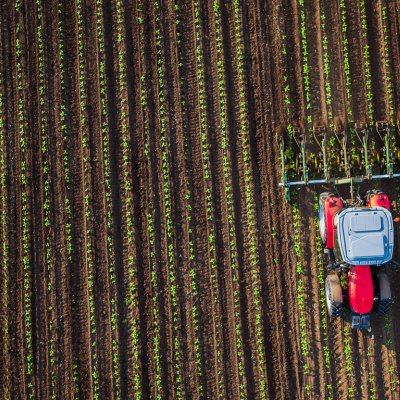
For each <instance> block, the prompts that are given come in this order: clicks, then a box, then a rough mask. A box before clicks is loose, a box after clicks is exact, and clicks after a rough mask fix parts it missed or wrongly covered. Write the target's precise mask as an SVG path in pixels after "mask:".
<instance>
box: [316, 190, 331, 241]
mask: <svg viewBox="0 0 400 400" xmlns="http://www.w3.org/2000/svg"><path fill="white" fill-rule="evenodd" d="M333 196H334V195H333V193H329V192H324V193H321V194H320V195H319V203H318V225H319V234H320V236H321V240H322V243H323V244H324V245H325V243H326V221H325V209H324V202H325V200H326V199H327V198H329V197H333Z"/></svg>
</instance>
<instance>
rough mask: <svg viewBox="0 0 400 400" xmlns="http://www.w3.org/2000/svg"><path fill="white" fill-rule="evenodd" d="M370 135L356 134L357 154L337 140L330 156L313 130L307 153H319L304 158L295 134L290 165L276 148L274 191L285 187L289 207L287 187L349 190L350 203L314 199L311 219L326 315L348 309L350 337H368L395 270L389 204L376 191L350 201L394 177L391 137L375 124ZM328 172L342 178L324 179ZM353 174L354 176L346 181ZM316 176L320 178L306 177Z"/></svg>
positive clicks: (385, 304) (387, 301)
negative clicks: (360, 332)
mask: <svg viewBox="0 0 400 400" xmlns="http://www.w3.org/2000/svg"><path fill="white" fill-rule="evenodd" d="M375 131H376V133H377V135H376V136H375V137H374V139H373V140H371V136H372V135H371V127H368V126H355V128H354V131H353V132H352V133H354V135H351V141H352V144H353V145H354V144H355V143H357V142H356V141H358V144H359V150H356V151H354V150H350V149H349V142H350V139H349V136H350V135H348V134H346V133H344V132H341V133H338V132H336V133H335V138H334V139H336V140H337V142H336V144H339V146H338V147H336V148H335V140H329V143H328V137H327V132H326V131H325V130H323V129H316V130H314V139H315V141H314V145H315V143H317V144H318V146H319V149H320V151H319V152H318V153H317V154H315V153H314V154H311V152H306V150H307V145H306V137H305V136H304V135H299V134H298V133H297V132H294V133H293V139H294V141H295V142H296V145H297V146H298V150H299V152H298V155H297V156H294V160H291V161H290V162H291V164H289V162H288V157H287V154H286V153H285V149H284V144H283V142H282V143H281V158H282V171H283V172H282V182H281V183H280V186H283V187H284V190H285V198H286V200H290V189H291V188H293V187H301V186H306V185H310V186H311V185H324V184H325V185H331V186H332V187H334V188H336V185H346V184H347V185H350V197H351V198H350V199H344V198H343V197H341V196H340V195H339V194H334V193H330V192H324V193H322V194H320V196H319V204H318V218H319V230H320V235H321V239H322V242H323V244H324V253H325V256H326V259H325V264H326V269H327V276H326V279H325V295H326V306H327V312H328V315H329V316H330V317H332V318H336V317H339V316H340V315H341V314H342V311H343V305H344V304H347V305H348V307H349V309H350V323H351V327H352V328H355V329H370V313H371V311H372V310H373V309H374V308H375V310H376V312H377V313H378V314H386V313H388V312H389V310H390V307H391V304H392V294H391V287H390V281H389V277H388V275H387V272H386V269H387V267H390V266H393V265H396V266H397V265H398V263H397V262H395V261H394V260H392V257H393V249H394V222H395V221H396V222H397V218H395V219H394V218H393V215H392V213H391V210H390V208H391V206H390V201H389V198H388V196H387V195H386V194H385V193H383V192H382V191H380V190H376V189H373V190H368V191H367V192H366V195H365V197H364V198H362V197H360V196H359V194H358V191H357V195H356V196H355V195H354V187H355V185H356V184H361V183H363V182H366V183H367V184H368V182H370V183H371V182H372V181H373V180H380V179H393V178H398V177H400V173H398V172H395V171H394V170H395V168H394V166H395V165H397V164H398V161H399V159H398V156H397V154H396V146H395V137H394V133H395V129H394V128H393V127H390V126H388V124H385V123H377V124H376V126H375ZM379 143H380V144H381V146H380V145H379ZM332 152H334V153H332ZM292 155H293V154H292ZM354 160H355V161H356V162H354ZM333 169H334V170H336V171H337V172H339V173H340V172H342V173H343V175H342V176H340V177H337V178H335V177H331V171H332V170H333ZM375 170H377V171H378V173H374V171H375ZM296 171H297V172H298V173H300V175H301V179H297V180H289V175H290V174H292V176H293V175H295V174H296ZM354 171H358V172H361V173H359V174H356V175H353V172H354ZM318 173H322V177H319V178H315V177H313V176H310V175H311V174H318ZM358 189H359V186H358ZM336 192H337V191H336Z"/></svg>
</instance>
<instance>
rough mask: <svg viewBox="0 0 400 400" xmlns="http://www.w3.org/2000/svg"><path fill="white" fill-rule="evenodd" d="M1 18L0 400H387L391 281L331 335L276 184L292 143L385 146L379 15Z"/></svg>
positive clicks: (317, 9)
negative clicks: (370, 133) (384, 301)
mask: <svg viewBox="0 0 400 400" xmlns="http://www.w3.org/2000/svg"><path fill="white" fill-rule="evenodd" d="M0 3H1V4H0V399H2V400H8V399H19V400H26V399H38V400H39V399H40V400H48V399H60V400H70V399H88V400H89V399H104V400H114V399H115V400H117V399H160V400H162V399H200V398H201V399H203V398H204V399H212V400H215V399H229V400H233V399H267V398H268V399H313V400H314V399H347V398H354V399H399V398H400V382H399V379H400V378H399V369H400V340H399V337H400V296H399V294H398V293H397V288H399V287H400V271H396V270H393V271H389V274H390V277H391V282H392V288H393V292H394V305H393V308H392V311H391V312H390V314H389V315H387V316H385V317H380V316H375V315H373V317H372V331H371V332H363V331H354V330H351V328H350V325H349V322H348V316H347V315H346V314H345V316H344V317H343V319H336V320H334V321H332V320H330V319H329V318H328V317H327V314H326V308H325V289H324V279H325V269H324V265H323V257H322V254H323V249H322V244H321V241H320V239H319V234H318V223H317V212H318V193H317V192H313V191H311V190H310V189H308V188H302V189H301V190H293V191H292V193H291V197H292V198H291V202H290V203H287V202H285V201H284V196H283V190H282V189H281V188H279V187H278V182H279V181H280V179H281V176H282V171H281V163H280V159H279V156H280V148H279V146H280V143H281V140H284V141H285V143H287V147H286V148H287V156H288V157H289V158H290V157H293V159H296V157H297V156H296V154H297V153H298V148H296V146H295V145H294V142H293V138H294V137H296V135H297V133H298V132H300V133H303V134H305V135H306V136H305V137H306V138H307V146H308V144H309V147H307V154H308V155H309V159H310V160H313V154H314V155H315V154H317V153H318V148H317V142H316V141H315V140H314V139H313V129H314V130H318V129H320V128H323V129H325V130H326V131H327V132H328V134H329V135H328V136H329V146H330V149H331V150H330V153H329V157H330V158H331V159H332V166H333V168H336V167H338V164H335V162H336V161H335V155H336V154H339V153H340V150H339V149H340V148H339V144H338V141H337V139H336V136H335V135H334V133H336V134H337V133H340V132H342V131H345V130H347V129H350V128H354V127H355V126H360V124H368V125H369V126H375V123H376V122H377V121H385V122H387V123H388V124H389V125H390V126H392V127H393V133H394V136H395V138H396V139H395V144H394V146H397V145H398V144H399V143H400V140H399V139H400V136H399V130H398V129H399V128H400V123H399V121H400V3H399V1H398V0H374V1H370V0H69V1H63V0H4V1H1V2H0ZM350 130H351V132H352V133H351V134H349V135H350V136H349V137H350V139H349V142H351V143H350V144H351V146H350V148H351V149H352V150H351V152H350V154H351V157H352V160H357V157H358V158H359V152H360V145H359V143H358V142H357V138H356V133H355V131H354V129H350ZM371 140H372V141H371V143H372V145H371V151H372V154H373V157H374V158H373V160H374V168H376V169H377V170H379V168H380V166H379V157H380V156H379V154H380V147H381V146H382V143H380V142H379V140H380V139H379V135H375V136H374V137H372V139H371ZM316 149H317V150H316ZM399 154H400V153H399V152H398V153H396V157H397V158H396V162H395V167H397V168H399V166H400V162H399V160H398V158H399ZM297 159H298V158H297ZM376 160H378V161H376ZM310 162H312V161H310ZM335 165H336V167H334V166H335ZM355 168H356V167H355ZM317 169H318V168H316V169H314V170H311V173H312V174H315V173H316V172H315V170H317ZM339 169H340V168H339ZM291 173H293V172H291ZM374 187H377V188H381V189H384V190H385V191H386V192H387V193H388V194H389V195H390V196H391V199H393V200H399V199H400V194H399V193H400V183H399V182H396V181H392V182H389V183H387V182H386V183H383V182H382V183H377V184H375V186H374ZM363 189H364V188H363ZM318 190H319V189H318ZM399 234H400V232H399V229H398V228H397V227H396V237H398V235H399ZM396 253H399V252H398V251H396ZM396 256H397V254H396Z"/></svg>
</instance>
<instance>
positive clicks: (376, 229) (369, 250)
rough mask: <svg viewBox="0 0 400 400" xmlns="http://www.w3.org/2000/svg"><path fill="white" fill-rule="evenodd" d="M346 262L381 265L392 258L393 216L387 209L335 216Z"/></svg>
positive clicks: (351, 210)
mask: <svg viewBox="0 0 400 400" xmlns="http://www.w3.org/2000/svg"><path fill="white" fill-rule="evenodd" d="M335 224H336V226H337V235H338V238H337V239H338V242H339V247H340V252H341V254H342V258H343V261H345V262H346V263H348V264H351V265H380V264H384V263H386V262H389V261H390V260H391V259H392V256H393V245H394V233H393V218H392V214H391V213H390V212H389V211H388V210H387V209H386V208H384V207H371V208H370V207H353V208H346V209H344V210H343V211H340V212H339V213H338V214H336V216H335Z"/></svg>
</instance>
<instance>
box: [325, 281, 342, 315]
mask: <svg viewBox="0 0 400 400" xmlns="http://www.w3.org/2000/svg"><path fill="white" fill-rule="evenodd" d="M325 297H326V309H327V311H328V315H329V316H330V317H332V318H337V317H339V316H340V315H342V305H343V293H342V287H341V286H340V279H339V276H338V275H337V274H330V275H328V276H327V277H326V279H325Z"/></svg>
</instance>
